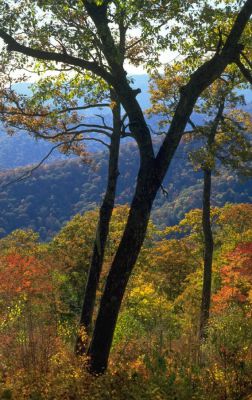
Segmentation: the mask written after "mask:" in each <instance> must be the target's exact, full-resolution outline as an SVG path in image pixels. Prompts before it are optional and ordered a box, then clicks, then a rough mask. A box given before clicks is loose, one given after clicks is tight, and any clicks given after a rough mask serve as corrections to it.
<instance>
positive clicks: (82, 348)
mask: <svg viewBox="0 0 252 400" xmlns="http://www.w3.org/2000/svg"><path fill="white" fill-rule="evenodd" d="M113 129H114V130H113V133H112V135H111V143H110V152H109V165H108V183H107V189H106V193H105V196H104V199H103V202H102V205H101V208H100V211H99V220H98V224H97V229H96V238H95V242H94V247H93V253H92V259H91V263H90V268H89V273H88V278H87V283H86V288H85V294H84V301H83V306H82V311H81V318H80V328H84V329H85V332H86V334H87V335H90V333H91V327H92V318H93V312H94V306H95V300H96V292H97V288H98V284H99V280H100V275H101V271H102V264H103V259H104V253H105V247H106V242H107V238H108V234H109V224H110V220H111V216H112V212H113V209H114V203H115V194H116V184H117V178H118V175H119V172H118V158H119V147H120V131H121V118H120V104H117V105H116V106H114V108H113ZM86 347H87V340H86V339H85V338H84V337H83V334H82V332H81V333H80V334H79V335H78V336H77V339H76V345H75V352H76V354H79V355H82V354H84V353H85V352H86Z"/></svg>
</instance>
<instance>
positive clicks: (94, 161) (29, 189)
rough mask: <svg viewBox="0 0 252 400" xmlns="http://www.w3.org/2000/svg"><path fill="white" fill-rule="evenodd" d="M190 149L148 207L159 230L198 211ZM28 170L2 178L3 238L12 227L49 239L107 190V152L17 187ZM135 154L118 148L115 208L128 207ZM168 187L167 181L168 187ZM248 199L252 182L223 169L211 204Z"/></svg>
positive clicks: (198, 187) (43, 171) (129, 147)
mask: <svg viewBox="0 0 252 400" xmlns="http://www.w3.org/2000/svg"><path fill="white" fill-rule="evenodd" d="M189 149H190V146H188V145H185V144H182V145H181V146H180V148H179V149H178V152H177V155H176V156H175V159H174V161H173V165H172V168H171V170H170V172H169V174H168V176H167V178H166V180H165V181H164V190H163V191H162V190H161V191H160V193H159V195H158V197H157V199H156V201H155V203H154V208H153V212H152V215H153V219H154V221H155V223H157V224H158V225H159V226H162V227H164V226H165V225H167V224H168V225H172V224H176V223H177V222H178V220H180V219H181V218H182V217H183V215H184V213H185V212H187V211H189V210H190V209H192V208H195V207H200V206H201V202H202V201H201V196H202V185H203V183H202V174H201V173H200V172H198V173H196V172H194V170H193V167H192V164H191V163H190V162H189V161H188V159H187V153H188V151H189ZM30 168H32V167H27V168H26V169H19V168H17V169H15V170H11V171H8V172H4V173H1V175H0V180H1V186H2V190H1V194H0V205H1V208H0V227H1V230H2V232H1V234H2V236H3V235H6V234H8V233H10V232H11V231H12V230H14V229H17V228H22V229H24V228H31V229H33V230H35V231H36V232H38V233H39V234H40V237H41V239H42V240H48V239H49V238H51V237H52V236H54V235H55V233H56V232H58V231H59V229H60V228H61V227H62V225H64V223H65V222H66V221H68V220H69V219H70V218H72V217H73V216H74V215H75V214H77V213H83V212H85V211H87V210H91V209H94V208H96V207H98V206H99V204H100V202H101V199H102V195H103V193H104V190H105V187H106V179H107V178H106V174H107V153H106V152H102V153H95V154H90V164H85V163H83V162H82V161H80V160H78V159H72V160H64V161H57V162H54V163H50V164H47V165H44V166H42V167H40V168H39V169H38V170H36V171H34V172H33V173H32V175H31V176H28V177H26V178H25V179H24V180H22V181H21V182H18V183H12V184H10V185H9V186H5V185H8V183H9V182H12V181H15V179H18V178H19V177H22V176H23V175H24V176H25V171H27V172H29V170H30ZM137 168H138V151H137V147H136V145H135V144H134V143H133V142H130V143H125V144H123V145H122V148H121V152H120V167H119V171H120V176H119V181H118V188H117V196H116V203H117V204H126V203H129V202H130V200H131V198H132V195H133V192H134V187H135V180H136V171H137ZM167 182H169V183H168V184H167ZM251 200H252V185H251V179H250V180H246V179H245V178H243V179H239V178H238V177H237V176H236V175H235V174H234V173H230V172H227V171H225V169H223V170H222V171H221V172H220V173H219V174H217V175H216V176H215V177H214V183H213V195H212V201H213V205H217V206H221V205H224V204H225V203H226V202H232V203H245V202H251Z"/></svg>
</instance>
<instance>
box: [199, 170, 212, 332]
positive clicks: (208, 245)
mask: <svg viewBox="0 0 252 400" xmlns="http://www.w3.org/2000/svg"><path fill="white" fill-rule="evenodd" d="M203 172H204V187H203V204H202V205H203V207H202V227H203V234H204V273H203V288H202V298H201V310H200V328H199V329H200V330H199V336H200V339H203V338H204V337H205V334H206V331H205V328H206V324H207V321H208V318H209V310H210V301H211V284H212V263H213V250H214V244H213V233H212V227H211V184H212V171H211V169H207V168H205V169H204V171H203Z"/></svg>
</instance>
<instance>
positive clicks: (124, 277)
mask: <svg viewBox="0 0 252 400" xmlns="http://www.w3.org/2000/svg"><path fill="white" fill-rule="evenodd" d="M151 170H152V167H151V165H150V171H151ZM145 174H146V172H145ZM141 175H142V173H141V171H140V173H139V176H138V183H137V187H136V192H135V196H134V199H133V201H132V204H131V208H130V214H129V218H128V221H127V225H126V228H125V231H124V234H123V237H122V240H121V242H120V245H119V248H118V250H117V253H116V255H115V258H114V261H113V263H112V265H111V269H110V272H109V275H108V277H107V282H106V286H105V290H104V293H103V296H102V300H101V303H100V309H99V314H98V317H97V320H96V324H95V329H94V332H93V336H92V341H91V343H90V347H89V350H88V355H89V356H90V366H89V368H90V371H91V372H92V373H95V374H100V373H103V372H104V371H105V369H106V368H107V363H108V357H109V352H110V348H111V344H112V340H113V334H114V329H115V326H116V321H117V317H118V313H119V310H120V306H121V302H122V299H123V295H124V292H125V289H126V286H127V283H128V280H129V277H130V275H131V272H132V269H133V267H134V265H135V262H136V260H137V257H138V254H139V252H140V249H141V246H142V243H143V241H144V238H145V234H146V230H147V225H148V221H149V217H150V211H151V207H152V203H153V200H154V198H155V193H156V191H157V185H156V186H152V183H153V182H152V179H153V176H151V175H152V174H150V175H149V177H147V176H145V177H143V176H141ZM142 179H143V180H142Z"/></svg>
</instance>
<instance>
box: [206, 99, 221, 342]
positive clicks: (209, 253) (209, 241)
mask: <svg viewBox="0 0 252 400" xmlns="http://www.w3.org/2000/svg"><path fill="white" fill-rule="evenodd" d="M221 97H222V98H221V101H220V104H219V106H218V111H217V114H216V116H215V118H214V121H213V124H212V127H211V130H210V133H209V136H208V141H207V147H208V151H209V152H210V154H211V153H212V155H213V156H214V153H213V152H214V150H213V145H214V142H215V136H216V133H217V130H218V126H219V123H220V122H221V119H222V116H223V112H224V107H225V98H226V95H225V94H224V95H223V96H221ZM203 173H204V185H203V201H202V228H203V235H204V272H203V288H202V297H201V309H200V326H199V338H200V340H203V339H204V338H205V337H206V334H207V332H206V326H207V322H208V319H209V312H210V303H211V287H212V264H213V251H214V243H213V233H212V227H211V186H212V169H211V167H209V166H205V167H203Z"/></svg>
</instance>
